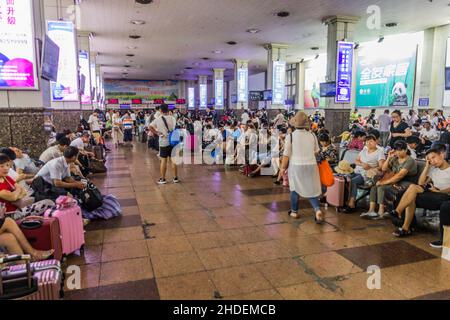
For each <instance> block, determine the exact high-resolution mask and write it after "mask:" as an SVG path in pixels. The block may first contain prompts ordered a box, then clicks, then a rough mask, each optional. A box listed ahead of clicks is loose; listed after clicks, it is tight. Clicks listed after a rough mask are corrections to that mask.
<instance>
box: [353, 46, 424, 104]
mask: <svg viewBox="0 0 450 320" xmlns="http://www.w3.org/2000/svg"><path fill="white" fill-rule="evenodd" d="M392 50H393V51H394V52H395V51H396V49H395V48H393V49H392ZM401 51H402V52H401V54H398V51H397V53H393V54H392V55H389V54H387V55H380V54H379V52H377V51H376V50H369V48H367V49H366V50H361V51H360V54H359V57H358V68H357V76H356V107H360V108H361V107H373V108H376V107H393V108H402V107H411V106H412V105H413V102H414V101H413V100H414V85H415V74H416V62H417V47H416V46H415V47H413V48H411V49H410V50H406V51H405V50H401Z"/></svg>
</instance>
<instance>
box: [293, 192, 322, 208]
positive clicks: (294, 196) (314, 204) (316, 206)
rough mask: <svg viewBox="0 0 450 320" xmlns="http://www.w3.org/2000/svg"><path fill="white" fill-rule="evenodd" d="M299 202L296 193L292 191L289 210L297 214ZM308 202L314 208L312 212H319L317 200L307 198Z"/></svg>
mask: <svg viewBox="0 0 450 320" xmlns="http://www.w3.org/2000/svg"><path fill="white" fill-rule="evenodd" d="M299 200H300V196H299V195H298V193H297V192H295V191H292V192H291V210H292V211H293V212H297V213H298V210H299V206H298V201H299ZM308 200H309V202H310V203H311V206H312V207H313V208H314V212H318V211H320V203H319V199H317V198H309V199H308Z"/></svg>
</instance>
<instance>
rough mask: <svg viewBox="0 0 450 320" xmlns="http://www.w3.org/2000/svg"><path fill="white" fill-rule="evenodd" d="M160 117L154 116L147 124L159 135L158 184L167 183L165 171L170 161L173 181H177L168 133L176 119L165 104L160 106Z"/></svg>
mask: <svg viewBox="0 0 450 320" xmlns="http://www.w3.org/2000/svg"><path fill="white" fill-rule="evenodd" d="M161 114H162V115H161V117H159V118H155V120H153V122H152V123H151V124H150V126H149V130H150V131H151V132H152V133H153V134H154V135H158V136H159V157H160V158H161V167H160V172H161V178H160V179H159V181H158V184H159V185H163V184H167V180H166V173H167V164H168V162H171V164H172V169H173V176H174V178H173V182H174V183H179V182H180V180H179V179H178V168H177V165H176V164H175V162H174V161H172V152H173V149H174V148H173V147H172V146H171V145H170V141H169V135H170V133H171V132H172V131H173V130H175V128H176V120H175V118H174V117H173V116H170V115H169V107H168V106H167V105H162V106H161Z"/></svg>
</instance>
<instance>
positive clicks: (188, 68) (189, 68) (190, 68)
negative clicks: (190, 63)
mask: <svg viewBox="0 0 450 320" xmlns="http://www.w3.org/2000/svg"><path fill="white" fill-rule="evenodd" d="M184 69H186V70H192V69H193V68H192V67H186V68H184Z"/></svg>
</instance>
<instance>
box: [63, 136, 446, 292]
mask: <svg viewBox="0 0 450 320" xmlns="http://www.w3.org/2000/svg"><path fill="white" fill-rule="evenodd" d="M107 166H108V168H109V171H108V174H106V175H99V176H96V177H95V178H94V179H93V181H94V182H95V183H96V185H97V186H99V187H100V188H101V190H102V191H103V193H110V194H114V195H115V196H117V198H118V199H119V200H120V203H121V204H122V206H123V211H124V215H123V217H122V218H119V219H115V220H111V221H99V222H94V223H92V224H90V225H89V226H88V227H87V228H86V230H87V233H86V241H87V247H86V252H85V254H84V256H83V257H78V256H71V257H70V258H69V259H68V261H67V265H79V266H81V273H82V276H81V285H82V288H81V290H77V291H69V290H67V291H66V299H130V300H157V299H187V300H189V299H226V300H228V299H229V300H233V299H251V300H277V299H450V281H449V279H450V262H446V261H443V260H441V259H440V258H439V256H440V251H436V250H433V249H431V248H429V247H428V242H429V241H430V240H431V239H434V235H431V234H420V235H418V236H416V237H415V238H411V239H407V240H405V241H398V239H395V238H394V237H393V236H392V231H393V230H392V229H393V228H392V226H391V225H390V223H388V222H386V221H378V222H371V221H365V220H361V219H360V218H359V216H358V215H357V214H355V215H351V216H348V215H342V214H337V213H336V211H335V210H334V209H333V208H330V209H328V210H326V214H327V222H328V223H327V224H326V225H324V226H318V225H316V224H315V223H314V221H313V213H312V210H311V209H309V205H308V202H307V201H302V203H301V205H302V207H303V208H305V209H304V210H303V211H302V218H301V219H300V220H292V219H290V218H289V217H288V215H287V210H288V209H289V201H288V199H289V195H288V191H287V190H286V189H283V188H282V187H274V186H273V184H272V181H271V179H270V178H264V177H263V178H256V179H248V178H245V177H243V176H242V175H240V174H239V172H238V171H237V170H236V168H231V169H230V168H224V167H223V166H198V165H195V166H194V165H189V166H184V167H182V168H181V169H180V174H179V175H180V178H181V179H182V183H181V184H178V185H175V184H168V185H166V186H161V187H160V186H157V185H156V183H155V182H156V181H157V180H158V178H159V162H158V158H157V157H156V153H155V152H153V151H149V150H147V149H146V146H144V145H141V144H139V145H137V146H136V147H135V148H134V149H133V150H132V149H128V148H127V149H120V150H117V151H114V152H113V153H112V154H110V155H109V157H108V162H107ZM169 178H170V177H169ZM374 265H375V266H378V267H380V268H381V279H380V284H381V288H380V289H379V290H369V289H368V283H370V281H371V279H372V278H370V277H371V276H372V274H369V273H368V272H367V268H368V267H370V266H374Z"/></svg>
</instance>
